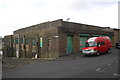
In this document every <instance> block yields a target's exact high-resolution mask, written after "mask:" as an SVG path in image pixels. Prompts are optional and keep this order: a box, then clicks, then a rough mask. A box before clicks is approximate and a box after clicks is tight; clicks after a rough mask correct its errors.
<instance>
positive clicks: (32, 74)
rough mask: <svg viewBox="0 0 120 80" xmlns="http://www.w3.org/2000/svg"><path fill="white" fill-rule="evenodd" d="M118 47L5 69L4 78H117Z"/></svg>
mask: <svg viewBox="0 0 120 80" xmlns="http://www.w3.org/2000/svg"><path fill="white" fill-rule="evenodd" d="M118 76H120V75H118V49H112V53H111V54H103V55H100V56H73V57H69V56H67V57H62V58H60V59H57V60H54V61H37V62H36V63H33V64H27V65H24V66H19V67H16V68H13V69H10V70H3V78H117V77H118Z"/></svg>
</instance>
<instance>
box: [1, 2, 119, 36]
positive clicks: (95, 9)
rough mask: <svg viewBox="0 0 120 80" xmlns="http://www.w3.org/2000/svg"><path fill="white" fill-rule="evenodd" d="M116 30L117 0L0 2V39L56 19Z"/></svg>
mask: <svg viewBox="0 0 120 80" xmlns="http://www.w3.org/2000/svg"><path fill="white" fill-rule="evenodd" d="M67 18H70V22H77V23H84V24H90V25H98V26H102V27H106V26H110V27H111V28H118V0H0V21H1V23H0V32H1V33H0V36H4V35H9V34H12V33H13V31H14V30H17V29H20V28H23V27H27V26H30V25H34V24H38V23H43V22H46V21H53V20H56V19H63V20H66V19H67Z"/></svg>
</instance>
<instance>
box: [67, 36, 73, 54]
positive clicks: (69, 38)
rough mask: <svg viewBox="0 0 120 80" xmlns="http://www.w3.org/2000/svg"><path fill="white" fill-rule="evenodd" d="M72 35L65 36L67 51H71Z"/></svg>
mask: <svg viewBox="0 0 120 80" xmlns="http://www.w3.org/2000/svg"><path fill="white" fill-rule="evenodd" d="M72 45H73V36H67V53H68V54H69V53H72V52H73V47H72Z"/></svg>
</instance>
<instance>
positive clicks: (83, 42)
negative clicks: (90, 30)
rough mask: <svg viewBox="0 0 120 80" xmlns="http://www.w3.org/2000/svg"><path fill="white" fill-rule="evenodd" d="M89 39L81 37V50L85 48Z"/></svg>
mask: <svg viewBox="0 0 120 80" xmlns="http://www.w3.org/2000/svg"><path fill="white" fill-rule="evenodd" d="M87 39H88V37H80V39H79V41H80V50H81V49H82V48H84V47H85V43H86V41H87Z"/></svg>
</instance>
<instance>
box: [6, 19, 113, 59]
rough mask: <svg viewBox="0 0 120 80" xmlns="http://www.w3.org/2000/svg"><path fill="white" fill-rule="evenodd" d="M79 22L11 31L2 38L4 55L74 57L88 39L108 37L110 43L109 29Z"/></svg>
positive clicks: (55, 22)
mask: <svg viewBox="0 0 120 80" xmlns="http://www.w3.org/2000/svg"><path fill="white" fill-rule="evenodd" d="M106 29H107V27H99V26H94V25H87V24H81V23H74V22H68V21H63V20H62V19H59V20H55V21H49V22H45V23H41V24H37V25H33V26H30V27H26V28H22V29H19V30H16V31H14V34H13V35H10V36H5V37H4V45H5V46H4V56H5V57H18V58H32V57H35V55H36V54H37V57H38V58H58V57H59V56H64V55H69V54H76V53H79V52H80V51H81V48H83V47H85V41H86V40H87V39H88V38H89V37H97V36H109V37H110V39H111V40H113V39H112V38H113V36H114V33H113V31H112V30H106Z"/></svg>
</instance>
